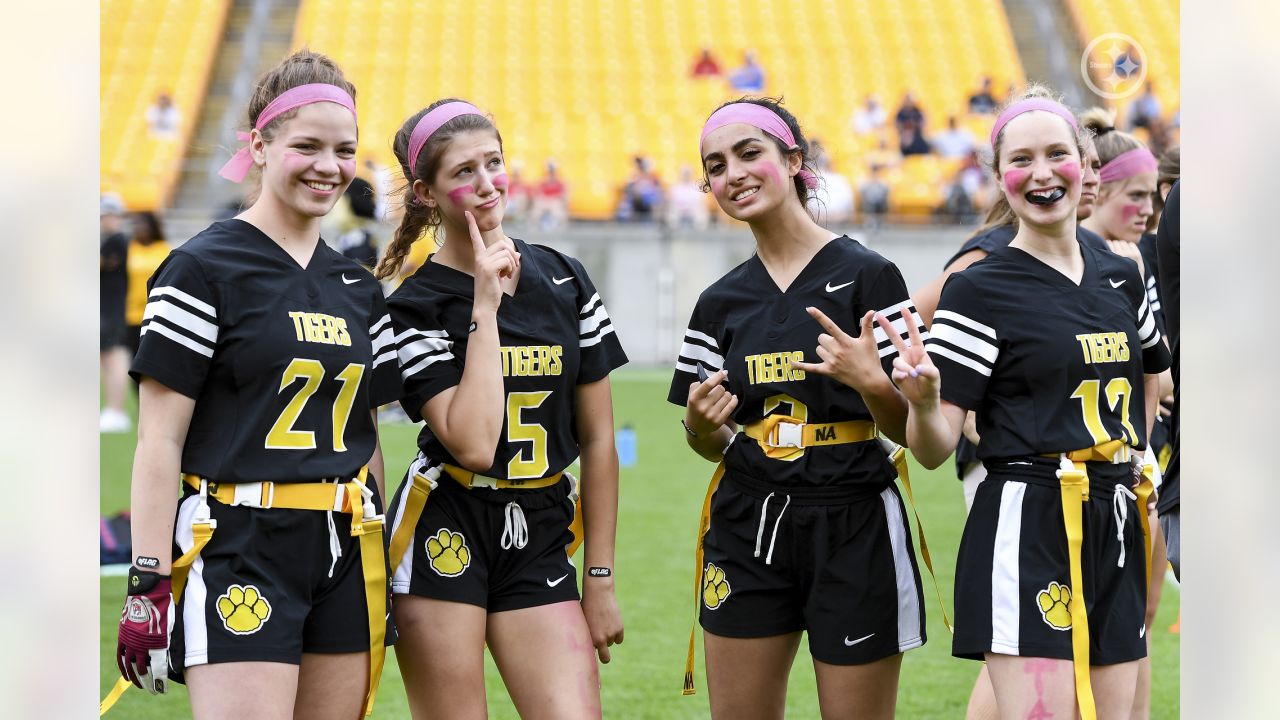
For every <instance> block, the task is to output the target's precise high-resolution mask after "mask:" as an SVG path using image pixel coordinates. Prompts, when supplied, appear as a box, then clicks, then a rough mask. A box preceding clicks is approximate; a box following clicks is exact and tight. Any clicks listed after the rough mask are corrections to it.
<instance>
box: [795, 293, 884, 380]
mask: <svg viewBox="0 0 1280 720" xmlns="http://www.w3.org/2000/svg"><path fill="white" fill-rule="evenodd" d="M806 309H807V310H808V311H809V315H810V316H811V317H813V319H814V320H817V321H818V324H819V325H821V326H822V329H823V330H825V331H826V332H824V333H822V334H820V335H818V348H817V355H818V358H819V359H821V360H822V362H819V363H811V362H792V363H791V367H793V368H797V369H799V370H803V371H805V372H811V373H817V374H819V375H826V376H828V377H831V378H833V379H835V380H838V381H840V382H841V383H843V384H845V385H848V386H849V387H851V388H853V389H854V390H857V391H858V392H859V393H864V392H866V391H867V390H869V389H871V388H874V387H875V386H876V385H877V384H881V383H884V382H885V380H886V377H885V374H884V367H883V366H881V365H880V354H879V352H878V351H877V350H876V338H875V332H874V331H873V330H872V324H871V323H872V318H873V317H874V316H875V312H873V311H871V310H868V311H867V314H866V315H863V316H862V326H861V331H860V332H859V334H858V336H857V337H854V336H852V335H849V334H848V333H846V332H845V331H844V330H841V329H840V326H839V325H836V324H835V322H834V321H832V320H831V318H829V317H827V316H826V314H825V313H823V312H822V311H821V310H819V309H818V308H816V307H810V308H806ZM887 332H890V334H892V331H887Z"/></svg>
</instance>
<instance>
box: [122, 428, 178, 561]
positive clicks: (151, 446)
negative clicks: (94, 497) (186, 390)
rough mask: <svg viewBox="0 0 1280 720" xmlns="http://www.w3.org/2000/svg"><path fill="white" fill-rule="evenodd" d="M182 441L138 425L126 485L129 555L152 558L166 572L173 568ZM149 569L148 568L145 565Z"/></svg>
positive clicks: (135, 557)
mask: <svg viewBox="0 0 1280 720" xmlns="http://www.w3.org/2000/svg"><path fill="white" fill-rule="evenodd" d="M181 459H182V445H181V444H177V443H174V442H173V441H172V440H170V439H168V438H151V437H147V436H146V435H145V434H144V431H143V430H142V429H141V428H139V435H138V448H137V450H136V451H135V452H134V457H133V478H132V483H131V486H130V488H129V510H130V522H129V525H130V528H129V531H130V535H131V537H132V542H133V557H134V560H135V561H136V559H137V558H139V557H146V558H155V559H156V560H158V561H159V565H158V566H157V567H156V568H154V569H155V571H156V572H158V573H160V574H161V575H168V574H170V572H171V571H172V568H173V523H174V515H175V514H176V511H177V506H178V493H177V488H176V487H175V484H176V483H177V482H179V480H178V478H179V475H180V470H179V468H180V466H181ZM148 569H149V568H148Z"/></svg>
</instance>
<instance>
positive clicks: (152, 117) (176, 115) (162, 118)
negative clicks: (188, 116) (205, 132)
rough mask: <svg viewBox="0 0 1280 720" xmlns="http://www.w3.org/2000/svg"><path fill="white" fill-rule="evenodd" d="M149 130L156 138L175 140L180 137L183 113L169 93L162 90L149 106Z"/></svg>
mask: <svg viewBox="0 0 1280 720" xmlns="http://www.w3.org/2000/svg"><path fill="white" fill-rule="evenodd" d="M146 119H147V130H148V131H150V133H151V137H152V138H154V139H156V140H174V139H177V137H178V128H179V126H180V125H181V124H182V113H181V112H180V111H179V110H178V107H177V106H176V105H174V104H173V98H171V97H169V93H167V92H161V93H160V94H158V95H156V100H155V102H154V103H152V104H151V106H150V107H148V108H147V112H146Z"/></svg>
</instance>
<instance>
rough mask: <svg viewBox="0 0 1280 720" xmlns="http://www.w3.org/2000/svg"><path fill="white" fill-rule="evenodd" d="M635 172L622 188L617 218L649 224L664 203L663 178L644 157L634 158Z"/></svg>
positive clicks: (657, 214) (651, 162)
mask: <svg viewBox="0 0 1280 720" xmlns="http://www.w3.org/2000/svg"><path fill="white" fill-rule="evenodd" d="M633 162H634V163H635V170H634V171H632V173H631V177H630V178H628V180H627V182H626V184H625V185H623V186H622V200H621V202H620V203H619V204H618V210H617V213H616V217H617V219H618V220H622V221H633V222H649V221H651V220H653V219H655V218H657V217H659V213H660V211H661V208H662V204H663V202H664V199H665V198H664V192H663V188H662V178H660V177H658V174H657V173H656V172H654V171H653V161H651V160H650V159H649V158H647V157H645V156H643V155H637V156H635V158H633Z"/></svg>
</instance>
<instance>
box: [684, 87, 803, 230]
mask: <svg viewBox="0 0 1280 720" xmlns="http://www.w3.org/2000/svg"><path fill="white" fill-rule="evenodd" d="M782 102H783V100H782V98H780V97H779V98H777V99H774V98H768V97H759V98H751V97H740V98H738V99H737V100H730V101H728V102H724V103H721V104H720V106H719V107H717V108H716V110H719V109H720V108H722V107H724V106H726V105H734V104H736V103H751V104H752V105H759V106H760V107H763V108H768V109H769V110H771V111H773V113H774V114H775V115H777V116H778V117H780V118H782V122H784V123H786V124H787V128H788V129H789V130H791V136H792V137H794V138H795V139H796V146H797V147H798V148H799V149H798V150H792V149H791V148H789V147H787V144H786V143H784V142H783V141H781V140H779V139H778V138H776V137H774V136H773V135H770V134H769V133H765V134H764V136H765V137H766V138H768V139H769V140H772V141H773V144H774V145H777V146H778V152H780V153H782V157H783V158H784V159H785V158H786V157H787V156H788V155H790V154H791V153H793V152H798V153H800V167H801V172H799V173H796V175H795V176H794V177H792V178H791V180H792V182H793V183H794V184H795V188H796V196H797V197H799V198H800V204H801V205H804V206H805V207H806V208H808V202H809V201H810V200H814V199H817V196H818V193H817V190H818V189H817V188H816V187H815V188H810V187H809V186H807V185H805V183H804V178H803V177H802V175H804V172H803V171H805V170H808V171H809V172H810V173H812V174H813V175H814V177H817V178H821V177H822V176H821V175H819V174H818V172H817V170H816V169H815V167H814V165H815V163H816V162H817V158H816V154H817V151H818V148H817V147H813V146H811V145H810V143H809V140H808V139H807V138H805V136H804V132H803V131H802V130H801V129H800V121H799V120H797V119H796V116H795V115H792V114H791V111H790V110H787V109H786V108H784V107H782ZM716 110H713V111H712V113H711V114H712V115H714V114H715V112H716ZM707 117H710V115H708V116H707ZM819 182H821V180H819ZM710 190H711V183H710V182H709V181H708V180H707V169H706V166H705V165H704V166H703V168H702V191H703V192H709V191H710Z"/></svg>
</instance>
